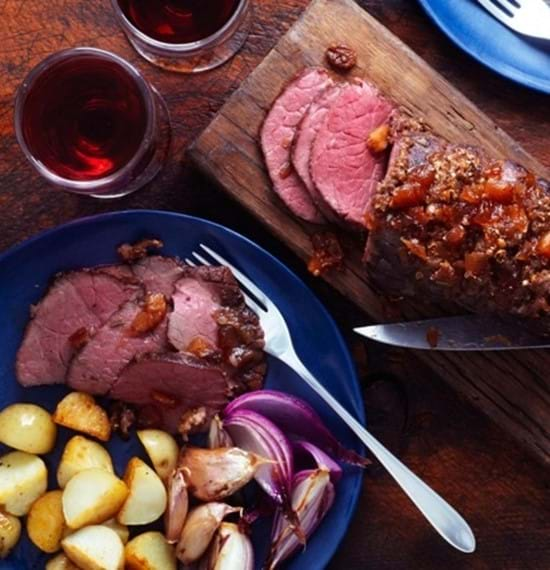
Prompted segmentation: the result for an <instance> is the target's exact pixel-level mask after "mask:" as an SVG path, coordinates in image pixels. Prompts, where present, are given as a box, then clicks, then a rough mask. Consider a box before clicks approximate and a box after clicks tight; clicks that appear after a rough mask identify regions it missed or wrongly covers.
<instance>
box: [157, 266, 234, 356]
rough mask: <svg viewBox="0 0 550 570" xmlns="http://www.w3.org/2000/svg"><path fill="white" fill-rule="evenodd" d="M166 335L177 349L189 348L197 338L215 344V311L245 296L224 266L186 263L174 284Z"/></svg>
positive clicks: (232, 304)
mask: <svg viewBox="0 0 550 570" xmlns="http://www.w3.org/2000/svg"><path fill="white" fill-rule="evenodd" d="M172 300H173V303H174V311H173V312H172V314H171V315H170V325H169V329H168V338H169V340H170V342H171V343H172V345H173V346H174V347H175V348H176V349H177V350H180V351H188V350H189V347H190V345H191V344H192V343H193V341H195V339H197V338H201V339H203V340H204V341H205V342H207V343H208V344H210V345H211V346H217V345H218V323H217V322H216V313H217V312H218V311H219V310H220V309H221V308H222V306H231V307H233V306H237V307H239V306H241V305H243V304H244V299H243V296H242V294H241V291H240V289H239V285H238V283H237V282H236V281H235V278H234V277H233V275H232V273H231V271H230V270H229V269H227V268H226V267H197V268H195V267H185V268H182V269H181V278H180V279H179V280H178V281H177V282H176V284H175V292H174V295H173V297H172Z"/></svg>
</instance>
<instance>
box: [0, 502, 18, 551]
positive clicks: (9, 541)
mask: <svg viewBox="0 0 550 570" xmlns="http://www.w3.org/2000/svg"><path fill="white" fill-rule="evenodd" d="M20 536H21V522H20V521H19V519H18V518H17V517H14V516H13V515H9V514H7V513H3V512H2V511H0V559H2V558H6V556H8V555H9V553H10V552H11V550H12V549H13V547H14V546H15V545H16V544H17V542H18V541H19V537H20Z"/></svg>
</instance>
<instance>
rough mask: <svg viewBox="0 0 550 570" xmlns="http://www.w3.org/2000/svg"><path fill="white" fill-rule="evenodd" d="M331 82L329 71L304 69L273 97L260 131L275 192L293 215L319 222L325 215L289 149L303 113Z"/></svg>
mask: <svg viewBox="0 0 550 570" xmlns="http://www.w3.org/2000/svg"><path fill="white" fill-rule="evenodd" d="M331 83H332V82H331V79H330V77H329V75H328V73H327V72H326V71H325V70H323V69H320V68H312V69H306V70H305V71H303V72H302V73H301V74H300V75H298V76H297V77H296V79H294V80H293V81H292V82H291V83H290V84H289V85H288V86H287V87H286V88H285V90H284V91H283V93H282V94H281V95H280V96H279V98H278V99H277V100H276V101H275V103H274V104H273V107H272V108H271V110H270V111H269V113H268V115H267V117H266V119H265V121H264V124H263V126H262V131H261V135H260V136H261V146H262V150H263V153H264V157H265V161H266V165H267V169H268V172H269V176H270V178H271V181H272V182H273V188H274V190H275V192H276V193H277V194H278V195H279V197H280V198H281V200H282V201H283V202H284V203H285V204H286V205H287V206H288V208H289V209H290V210H291V211H292V212H293V213H294V214H295V215H296V216H298V217H299V218H302V219H304V220H306V221H308V222H313V223H317V224H319V223H322V222H323V221H324V217H323V215H322V214H321V212H320V211H319V209H318V208H317V207H316V205H315V204H314V202H313V200H312V199H311V196H310V194H309V192H308V191H307V188H306V187H305V186H304V183H303V182H302V180H301V179H300V177H299V176H298V175H297V174H296V172H295V171H294V168H293V167H292V162H291V156H290V153H291V149H292V143H293V140H294V135H295V134H296V129H297V127H298V125H299V123H300V121H301V120H302V117H303V116H304V113H305V112H306V110H307V109H308V107H309V106H310V105H311V103H312V102H313V101H314V100H315V99H316V98H317V96H318V95H319V94H320V93H321V92H323V91H324V90H325V89H326V88H327V87H329V86H330V85H331Z"/></svg>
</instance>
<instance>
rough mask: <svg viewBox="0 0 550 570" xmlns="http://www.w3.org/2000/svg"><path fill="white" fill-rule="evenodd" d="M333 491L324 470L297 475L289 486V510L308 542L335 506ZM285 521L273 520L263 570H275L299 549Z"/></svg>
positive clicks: (327, 473)
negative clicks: (292, 512) (267, 553)
mask: <svg viewBox="0 0 550 570" xmlns="http://www.w3.org/2000/svg"><path fill="white" fill-rule="evenodd" d="M334 498H335V490H334V485H333V483H332V481H331V480H330V472H329V471H328V470H326V469H314V470H306V471H300V472H299V473H297V474H296V475H295V477H294V481H293V484H292V507H293V508H294V510H295V511H296V513H297V514H298V518H299V519H300V524H301V525H302V528H303V529H304V532H305V533H306V537H307V538H309V537H311V535H312V534H313V533H314V532H315V530H316V529H317V527H318V526H319V524H320V523H321V521H322V520H323V518H324V517H325V515H326V514H327V513H328V511H329V510H330V508H331V507H332V505H333V503H334ZM300 546H301V545H300V543H299V542H298V540H297V539H296V536H295V535H294V533H293V532H292V529H290V528H289V525H288V523H287V521H286V520H285V519H284V518H283V517H282V516H281V514H280V513H278V514H277V515H276V516H275V520H274V523H273V533H272V546H271V552H270V554H269V557H268V560H267V562H266V565H265V568H266V569H267V570H274V568H276V567H277V566H278V565H279V564H281V562H283V561H284V560H286V559H287V558H289V557H290V556H291V555H292V554H294V552H296V550H297V549H298V548H299V547H300Z"/></svg>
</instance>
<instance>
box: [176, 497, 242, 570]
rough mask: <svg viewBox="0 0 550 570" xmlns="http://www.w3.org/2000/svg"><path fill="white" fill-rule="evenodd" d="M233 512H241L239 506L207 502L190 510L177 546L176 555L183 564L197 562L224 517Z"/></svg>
mask: <svg viewBox="0 0 550 570" xmlns="http://www.w3.org/2000/svg"><path fill="white" fill-rule="evenodd" d="M232 513H241V514H242V509H241V508H239V507H232V506H230V505H226V504H225V503H207V504H206V505H200V506H198V507H195V508H194V509H192V510H191V511H190V512H189V515H188V517H187V520H186V521H185V525H184V527H183V530H182V532H181V537H180V540H179V542H178V545H177V547H176V556H177V557H178V560H180V562H183V564H192V563H193V562H196V561H197V560H198V559H199V558H200V557H201V556H202V555H203V554H204V553H205V552H206V549H207V548H208V546H209V545H210V543H211V542H212V538H213V537H214V534H215V533H216V531H217V530H218V528H219V527H220V525H221V524H222V522H223V519H224V518H225V517H226V516H227V515H230V514H232Z"/></svg>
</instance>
